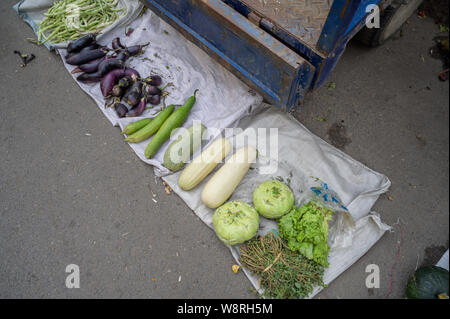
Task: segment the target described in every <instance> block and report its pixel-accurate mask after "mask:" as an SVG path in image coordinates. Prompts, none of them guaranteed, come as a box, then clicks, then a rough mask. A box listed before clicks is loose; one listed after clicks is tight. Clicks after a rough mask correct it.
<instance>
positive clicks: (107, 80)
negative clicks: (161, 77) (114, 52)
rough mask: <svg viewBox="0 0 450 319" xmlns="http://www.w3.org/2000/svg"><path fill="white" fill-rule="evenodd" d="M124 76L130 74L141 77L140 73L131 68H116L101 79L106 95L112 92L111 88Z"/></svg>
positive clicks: (133, 76) (135, 77)
mask: <svg viewBox="0 0 450 319" xmlns="http://www.w3.org/2000/svg"><path fill="white" fill-rule="evenodd" d="M124 76H129V77H131V78H132V79H137V78H139V77H140V75H139V73H138V72H137V71H136V70H134V69H131V68H125V69H115V70H112V71H110V72H109V73H108V74H106V75H105V76H104V77H103V78H102V80H101V81H100V89H101V91H102V94H103V96H104V97H107V96H108V95H110V94H111V90H112V88H113V87H114V85H116V84H117V82H118V81H119V80H120V79H121V78H123V77H124Z"/></svg>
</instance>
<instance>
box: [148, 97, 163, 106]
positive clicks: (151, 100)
mask: <svg viewBox="0 0 450 319" xmlns="http://www.w3.org/2000/svg"><path fill="white" fill-rule="evenodd" d="M148 103H150V104H152V105H158V104H159V103H161V95H152V96H150V98H149V99H148Z"/></svg>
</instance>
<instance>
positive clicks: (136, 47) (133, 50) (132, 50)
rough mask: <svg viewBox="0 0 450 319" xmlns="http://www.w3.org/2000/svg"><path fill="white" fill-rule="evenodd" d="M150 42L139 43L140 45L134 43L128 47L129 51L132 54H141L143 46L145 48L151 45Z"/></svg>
mask: <svg viewBox="0 0 450 319" xmlns="http://www.w3.org/2000/svg"><path fill="white" fill-rule="evenodd" d="M149 44H150V42H148V43H146V44H139V45H133V46H131V47H127V51H128V53H129V54H130V55H131V56H134V55H139V54H141V53H142V52H143V50H142V49H143V48H145V47H146V46H147V45H149Z"/></svg>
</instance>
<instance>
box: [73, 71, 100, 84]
mask: <svg viewBox="0 0 450 319" xmlns="http://www.w3.org/2000/svg"><path fill="white" fill-rule="evenodd" d="M101 80H102V77H101V76H99V75H98V74H97V73H81V74H80V75H79V76H77V81H79V82H82V83H95V82H100V81H101Z"/></svg>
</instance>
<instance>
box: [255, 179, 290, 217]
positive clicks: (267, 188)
mask: <svg viewBox="0 0 450 319" xmlns="http://www.w3.org/2000/svg"><path fill="white" fill-rule="evenodd" d="M253 205H254V206H255V208H256V210H257V211H258V213H260V214H261V215H262V216H264V217H266V218H280V217H281V216H283V215H285V214H287V213H289V212H290V210H291V208H292V206H293V205H294V194H293V193H292V191H291V189H290V188H289V186H287V185H286V184H284V183H283V182H280V181H278V180H268V181H265V182H262V183H261V184H259V185H258V187H256V189H255V190H254V191H253Z"/></svg>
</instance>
